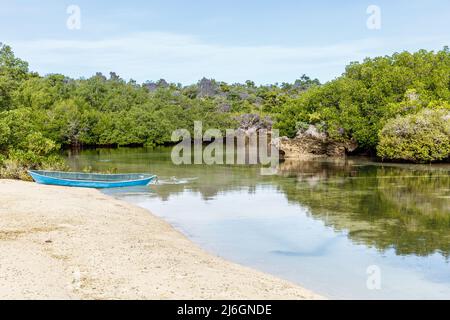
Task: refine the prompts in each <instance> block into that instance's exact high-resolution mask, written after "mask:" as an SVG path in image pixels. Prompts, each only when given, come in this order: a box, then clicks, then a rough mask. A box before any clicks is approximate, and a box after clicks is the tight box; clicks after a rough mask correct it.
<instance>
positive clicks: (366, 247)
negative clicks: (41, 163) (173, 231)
mask: <svg viewBox="0 0 450 320" xmlns="http://www.w3.org/2000/svg"><path fill="white" fill-rule="evenodd" d="M68 161H69V164H70V165H71V166H72V168H73V169H74V170H82V169H83V168H85V167H91V168H92V169H93V170H95V171H102V170H111V169H117V170H118V171H120V172H150V173H154V174H157V175H158V176H159V181H160V183H159V184H158V185H157V186H152V187H145V188H127V189H116V190H109V191H108V193H110V194H112V195H115V196H117V197H120V198H123V199H125V200H128V201H131V202H133V203H136V204H138V205H141V206H143V207H145V208H149V209H151V210H152V211H153V212H154V213H156V214H158V215H160V216H161V217H163V218H164V219H166V220H168V221H169V222H170V223H172V224H173V225H174V226H175V227H178V228H179V229H180V230H181V231H183V232H184V233H185V234H187V235H188V236H189V237H191V238H192V239H193V240H194V241H196V242H197V243H199V244H201V245H202V246H203V247H205V248H206V249H208V250H210V251H212V252H214V253H216V254H219V255H221V256H224V257H226V258H229V259H232V260H235V261H237V262H239V263H242V264H246V265H250V266H252V267H257V268H259V269H261V270H264V271H267V272H272V273H274V274H277V275H280V276H282V277H285V278H287V279H291V280H292V281H297V282H299V283H300V284H303V285H306V286H307V287H309V288H311V289H313V290H316V291H318V292H319V293H324V294H326V295H329V296H332V297H338V298H345V297H347V298H352V297H357V298H362V297H365V298H408V297H410V298H421V297H423V298H429V297H433V298H443V297H444V298H448V297H450V272H449V270H450V266H449V265H450V262H449V256H450V175H449V174H450V165H438V166H419V165H392V164H379V163H373V162H371V161H370V160H368V159H361V158H358V159H347V160H336V161H308V162H296V161H287V162H284V163H282V164H281V165H280V167H279V170H278V174H277V175H275V176H261V175H260V170H259V169H260V168H257V167H253V166H225V165H224V166H202V165H200V166H198V165H196V166H194V165H192V166H175V165H173V164H172V163H171V161H170V150H169V149H165V148H160V149H152V150H147V149H117V150H111V149H97V150H86V151H83V152H82V153H76V154H70V155H69V156H68ZM371 264H376V265H378V266H380V267H381V268H382V270H383V275H384V284H385V289H384V290H383V291H382V292H378V293H377V292H369V291H367V288H366V286H365V283H366V277H367V275H366V268H367V267H368V266H369V265H371Z"/></svg>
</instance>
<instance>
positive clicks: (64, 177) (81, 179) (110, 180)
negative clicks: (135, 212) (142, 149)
mask: <svg viewBox="0 0 450 320" xmlns="http://www.w3.org/2000/svg"><path fill="white" fill-rule="evenodd" d="M28 173H29V174H30V176H31V177H32V178H33V180H34V181H36V182H37V183H40V184H49V185H57V186H66V187H81V188H122V187H135V186H146V185H149V184H150V183H151V182H153V181H155V180H156V178H157V177H156V176H154V175H150V174H99V173H79V172H59V171H37V170H29V171H28Z"/></svg>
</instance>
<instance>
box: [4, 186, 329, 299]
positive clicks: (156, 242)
mask: <svg viewBox="0 0 450 320" xmlns="http://www.w3.org/2000/svg"><path fill="white" fill-rule="evenodd" d="M0 215H1V219H0V251H1V252H2V255H1V258H0V259H1V260H0V298H1V299H317V298H320V297H319V296H318V295H315V294H313V293H311V292H309V291H308V290H305V289H303V288H301V287H299V286H296V285H294V284H291V283H289V282H287V281H284V280H280V279H277V278H275V277H273V276H270V275H267V274H264V273H261V272H258V271H255V270H252V269H249V268H246V267H242V266H239V265H236V264H233V263H231V262H228V261H225V260H223V259H221V258H218V257H214V256H212V255H210V254H208V253H206V252H204V251H203V250H202V249H200V248H198V247H197V246H196V245H194V244H193V243H192V242H191V241H189V240H188V239H187V238H186V237H184V236H183V235H182V234H180V233H179V232H178V231H176V230H175V229H174V228H172V227H171V226H170V225H169V224H167V223H166V222H164V221H162V220H161V219H159V218H157V217H155V216H153V215H151V214H149V212H148V211H146V210H144V209H140V208H137V207H134V206H132V205H130V204H127V203H125V202H122V201H119V200H116V199H113V198H110V197H108V196H106V195H104V194H102V193H101V192H99V191H97V190H88V189H70V188H61V187H51V186H42V185H37V184H34V183H28V182H20V181H11V180H0Z"/></svg>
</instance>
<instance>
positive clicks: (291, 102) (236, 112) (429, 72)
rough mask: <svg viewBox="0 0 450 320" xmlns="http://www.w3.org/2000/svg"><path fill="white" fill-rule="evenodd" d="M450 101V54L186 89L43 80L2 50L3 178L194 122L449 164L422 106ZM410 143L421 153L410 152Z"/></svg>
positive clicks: (165, 135)
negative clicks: (334, 73)
mask: <svg viewBox="0 0 450 320" xmlns="http://www.w3.org/2000/svg"><path fill="white" fill-rule="evenodd" d="M449 101H450V51H449V49H448V48H445V49H444V50H442V51H439V52H437V53H435V52H428V51H419V52H417V53H414V54H411V53H408V52H404V53H400V54H394V55H393V56H390V57H379V58H375V59H367V60H365V61H364V62H363V63H352V64H350V65H349V66H348V67H347V69H346V71H345V73H344V74H343V75H342V76H341V77H339V78H337V79H336V80H334V81H331V82H328V83H326V84H324V85H321V84H320V83H319V81H318V80H314V79H310V78H309V77H307V76H302V77H301V78H300V79H299V80H297V81H295V83H293V84H289V83H282V84H274V85H261V86H257V85H255V83H253V82H252V81H247V82H246V83H245V84H232V85H230V84H227V83H224V82H217V81H215V80H209V79H202V80H200V81H199V82H198V83H197V84H195V85H190V86H182V85H181V84H174V83H167V82H166V81H165V80H159V81H157V82H147V83H144V84H137V83H136V82H135V81H133V80H130V81H128V82H127V81H125V80H123V79H121V78H120V77H119V76H118V75H116V74H115V73H114V72H111V73H110V75H109V77H105V76H104V75H103V74H100V73H98V74H96V75H94V76H93V77H91V78H88V79H76V80H75V79H71V78H68V77H66V76H64V75H60V74H51V75H47V76H40V75H38V74H36V73H33V72H30V71H29V69H28V64H27V62H25V61H23V60H21V59H19V58H17V57H15V55H14V53H13V51H12V49H11V48H10V47H9V46H5V45H1V44H0V175H1V176H7V177H15V178H20V177H23V176H24V173H23V172H24V169H26V168H36V167H50V168H61V167H63V166H64V164H63V162H62V161H60V159H59V158H58V157H57V156H56V154H57V152H58V150H60V148H61V147H64V146H98V145H109V146H124V145H150V146H152V145H159V144H166V143H169V142H170V141H171V134H172V132H173V131H174V130H176V129H179V128H187V129H191V130H192V127H193V122H194V120H200V121H202V122H203V127H204V129H207V128H212V127H213V128H219V129H225V128H237V127H246V126H249V125H252V123H253V124H254V123H255V122H258V121H259V122H262V121H263V120H264V121H265V122H266V123H267V124H268V125H271V124H272V122H273V121H274V123H275V127H277V128H279V129H281V132H282V134H284V135H287V136H291V137H292V136H295V134H296V132H297V130H298V129H300V128H304V127H305V126H307V125H311V124H312V125H315V126H316V127H317V128H319V129H320V130H322V131H324V132H326V133H327V134H328V135H329V137H330V138H331V139H335V140H353V141H356V142H357V143H358V145H359V150H360V151H369V152H373V153H374V152H375V151H376V150H377V147H378V152H379V155H380V156H381V157H383V158H386V159H397V160H398V159H399V160H402V159H404V160H410V161H417V162H430V161H434V160H445V159H448V117H447V116H445V115H443V116H442V117H441V118H439V117H438V116H436V117H435V116H428V114H429V113H427V112H422V110H428V109H430V110H449ZM435 112H436V113H439V114H441V113H444V111H435ZM418 113H420V114H419V115H417V117H415V116H410V115H415V114H418ZM249 115H250V117H249ZM399 117H404V118H399ZM422 118H423V120H424V121H425V122H426V121H430V125H434V124H435V123H436V121H441V122H443V123H442V127H443V128H444V129H443V130H440V129H437V130H440V131H439V137H440V138H439V139H433V137H435V136H436V135H435V132H434V131H432V132H431V131H430V132H428V131H427V133H424V135H423V139H422V138H421V137H422V136H421V135H416V134H415V133H416V132H417V131H418V130H419V131H420V130H421V129H420V128H422V127H423V125H422V124H419V125H418V127H417V126H415V125H414V121H418V120H420V119H422ZM438 118H439V119H441V120H439V119H438ZM249 119H251V121H249ZM392 119H395V120H392ZM402 119H403V120H402ZM403 124H404V125H408V126H409V127H410V128H411V129H410V130H409V131H408V132H409V133H408V134H405V135H402V136H401V137H397V136H396V135H397V132H398V130H396V128H398V127H399V126H403ZM385 126H386V127H385ZM425 126H426V125H425ZM416 127H417V128H416ZM383 128H384V129H383ZM445 128H447V129H445ZM445 130H447V131H445ZM446 135H447V136H446ZM430 136H431V137H432V138H429V137H430ZM398 139H400V140H401V143H400V142H399V141H400V140H398ZM380 142H381V143H380ZM442 143H444V145H442ZM445 143H447V145H445ZM409 144H414V147H411V148H407V147H405V146H408V145H409ZM398 146H402V147H401V148H402V149H401V150H400V149H398V150H397V149H396V147H398ZM406 149H408V150H407V151H405V150H406ZM403 151H405V152H406V153H404V154H403V153H402V152H403ZM394 155H395V156H394Z"/></svg>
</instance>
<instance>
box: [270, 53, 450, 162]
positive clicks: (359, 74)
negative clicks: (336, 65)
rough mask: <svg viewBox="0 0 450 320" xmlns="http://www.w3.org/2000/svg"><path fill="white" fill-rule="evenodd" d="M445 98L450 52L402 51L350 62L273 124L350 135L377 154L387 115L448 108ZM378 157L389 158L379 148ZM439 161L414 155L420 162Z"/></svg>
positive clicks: (289, 130)
mask: <svg viewBox="0 0 450 320" xmlns="http://www.w3.org/2000/svg"><path fill="white" fill-rule="evenodd" d="M449 101H450V50H449V49H448V48H447V47H446V48H444V50H442V51H439V52H437V53H435V52H428V51H425V50H421V51H419V52H417V53H414V54H411V53H408V52H403V53H398V54H394V55H392V56H386V57H378V58H374V59H366V60H365V61H364V62H363V63H356V62H355V63H351V64H350V65H349V66H348V67H347V69H346V71H345V73H344V74H343V75H342V76H341V77H339V78H337V79H336V80H334V81H331V82H328V83H326V84H325V85H323V86H318V87H315V88H313V89H311V90H309V91H307V92H306V93H305V94H303V95H301V96H300V97H299V98H296V99H291V100H290V101H288V102H287V103H286V104H284V106H283V108H282V109H281V110H280V112H279V113H278V117H277V120H278V122H277V124H276V126H277V127H278V128H280V129H281V130H282V133H283V134H285V135H288V136H294V135H295V134H296V131H297V130H298V129H299V128H301V127H304V126H305V125H307V124H314V125H316V126H317V127H318V128H319V129H321V130H323V131H325V132H327V133H328V134H329V135H330V136H331V137H332V138H333V139H336V140H347V139H353V140H355V141H356V142H357V143H358V145H359V151H370V152H373V153H375V151H376V149H377V146H378V143H379V137H380V136H379V132H380V131H381V130H382V129H383V127H384V126H385V125H386V123H387V122H388V121H389V120H390V119H392V118H395V117H397V116H406V115H409V114H416V113H418V112H420V111H421V110H423V109H426V108H447V110H448V108H449V104H448V102H449ZM415 140H416V142H415V143H419V144H420V143H421V142H420V139H417V138H415ZM408 141H411V142H412V140H408ZM427 143H428V142H427ZM436 143H438V141H436ZM380 155H381V156H383V157H385V156H387V154H385V153H384V152H383V151H381V152H380ZM448 156H449V155H448V154H447V157H448ZM386 158H390V157H389V156H387V157H386ZM444 158H445V157H444ZM440 159H442V157H439V158H434V157H433V156H430V155H425V156H424V157H422V156H421V155H415V156H414V160H416V161H419V162H424V161H425V162H428V161H432V160H440ZM407 160H411V159H410V158H409V157H408V158H407Z"/></svg>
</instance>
